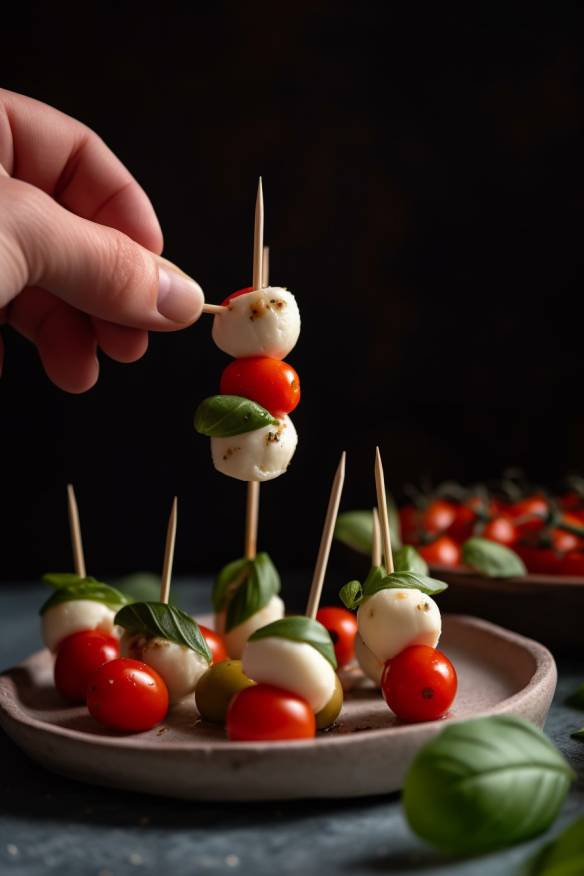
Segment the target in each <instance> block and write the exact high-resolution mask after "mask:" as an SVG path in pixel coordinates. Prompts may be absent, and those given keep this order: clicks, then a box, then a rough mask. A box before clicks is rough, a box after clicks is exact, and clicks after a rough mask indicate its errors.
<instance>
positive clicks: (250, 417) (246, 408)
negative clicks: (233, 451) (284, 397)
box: [195, 395, 279, 438]
mask: <svg viewBox="0 0 584 876" xmlns="http://www.w3.org/2000/svg"><path fill="white" fill-rule="evenodd" d="M278 422H279V421H278V420H277V419H276V418H275V417H273V416H272V415H271V414H270V412H269V411H267V410H266V409H265V408H262V406H261V405H258V404H257V403H256V402H253V401H250V400H249V399H248V398H242V397H241V396H238V395H213V396H211V397H210V398H206V399H205V401H203V402H201V404H200V405H199V407H198V408H197V410H196V411H195V429H196V431H197V432H199V433H200V434H201V435H208V436H209V437H210V438H231V437H232V436H233V435H242V434H243V433H244V432H254V431H255V430H256V429H262V428H263V427H264V426H276V425H277V424H278Z"/></svg>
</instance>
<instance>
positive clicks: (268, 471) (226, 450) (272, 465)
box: [211, 417, 298, 481]
mask: <svg viewBox="0 0 584 876" xmlns="http://www.w3.org/2000/svg"><path fill="white" fill-rule="evenodd" d="M297 444H298V435H297V434H296V429H295V428H294V424H293V423H292V420H291V419H290V417H283V418H282V419H281V420H278V424H277V425H276V426H262V428H261V429H255V430H254V431H253V432H244V433H243V434H242V435H234V436H232V437H231V438H211V455H212V457H213V465H214V466H215V468H216V469H217V470H218V471H220V472H222V473H223V474H226V475H228V476H229V477H231V478H237V479H238V480H240V481H271V480H272V479H273V478H277V477H279V475H281V474H284V472H285V471H286V469H287V468H288V465H289V464H290V460H291V459H292V457H293V456H294V451H295V450H296V445H297Z"/></svg>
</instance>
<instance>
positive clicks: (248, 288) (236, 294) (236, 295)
mask: <svg viewBox="0 0 584 876" xmlns="http://www.w3.org/2000/svg"><path fill="white" fill-rule="evenodd" d="M246 292H253V286H246V287H245V289H238V290H237V292H232V293H231V295H228V296H227V298H225V299H224V301H222V302H221V304H222V305H223V306H224V307H227V306H228V304H229V302H230V301H233V299H234V298H239V296H240V295H245V293H246Z"/></svg>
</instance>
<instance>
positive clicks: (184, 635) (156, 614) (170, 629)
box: [115, 602, 212, 663]
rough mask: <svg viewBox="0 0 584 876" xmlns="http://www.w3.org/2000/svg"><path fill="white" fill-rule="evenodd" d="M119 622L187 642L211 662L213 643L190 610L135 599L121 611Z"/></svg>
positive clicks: (143, 632) (140, 631)
mask: <svg viewBox="0 0 584 876" xmlns="http://www.w3.org/2000/svg"><path fill="white" fill-rule="evenodd" d="M115 623H116V624H118V625H119V626H120V627H123V628H124V629H125V630H127V631H128V633H130V634H131V635H142V636H155V637H157V638H160V639H166V640H167V641H168V642H174V643H175V644H177V645H184V646H185V647H186V648H190V649H191V651H195V652H196V653H197V654H199V655H200V656H201V657H203V658H204V659H205V660H206V661H207V663H210V662H211V659H212V658H211V652H210V650H209V646H208V645H207V642H206V640H205V637H204V636H203V634H202V632H201V631H200V629H199V625H198V624H197V622H196V621H195V620H193V618H192V617H191V616H190V614H187V613H186V611H182V609H180V608H177V607H176V606H175V605H167V604H166V603H164V602H134V603H132V605H126V606H125V607H124V608H122V609H121V611H118V613H117V614H116V617H115Z"/></svg>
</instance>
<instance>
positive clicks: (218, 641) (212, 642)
mask: <svg viewBox="0 0 584 876" xmlns="http://www.w3.org/2000/svg"><path fill="white" fill-rule="evenodd" d="M199 629H200V631H201V632H202V634H203V636H204V637H205V641H206V642H207V645H208V646H209V651H210V652H211V657H212V663H221V662H222V661H223V660H229V654H228V653H227V648H226V647H225V642H224V641H223V639H222V637H221V636H220V635H219V633H216V632H215V630H211V629H209V627H204V626H203V625H202V624H199Z"/></svg>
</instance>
